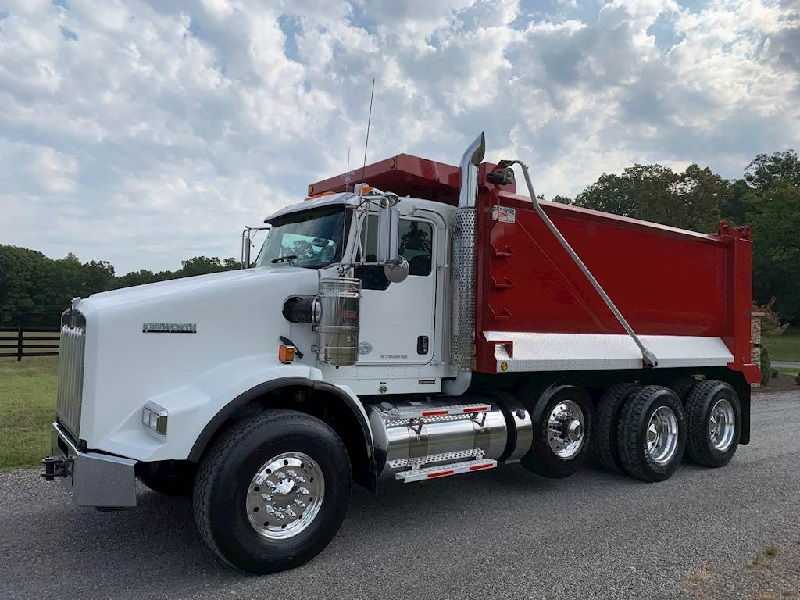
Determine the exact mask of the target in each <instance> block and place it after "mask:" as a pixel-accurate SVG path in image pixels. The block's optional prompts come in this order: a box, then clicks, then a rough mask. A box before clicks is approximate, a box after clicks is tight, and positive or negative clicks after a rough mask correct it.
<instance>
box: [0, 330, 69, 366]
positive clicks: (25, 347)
mask: <svg viewBox="0 0 800 600" xmlns="http://www.w3.org/2000/svg"><path fill="white" fill-rule="evenodd" d="M60 339H61V337H60V330H59V329H58V328H57V327H0V358H11V357H16V358H17V361H20V360H22V359H23V357H25V356H58V342H59V340H60Z"/></svg>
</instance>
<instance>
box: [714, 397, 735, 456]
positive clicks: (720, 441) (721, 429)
mask: <svg viewBox="0 0 800 600" xmlns="http://www.w3.org/2000/svg"><path fill="white" fill-rule="evenodd" d="M735 433H736V415H735V413H734V412H733V405H732V404H731V403H730V401H729V400H728V399H726V398H720V399H719V400H717V402H716V403H715V404H714V406H712V407H711V413H710V414H709V417H708V439H709V440H711V445H712V446H713V447H714V449H716V450H719V451H720V452H725V451H727V450H728V448H730V447H731V444H733V437H734V434H735Z"/></svg>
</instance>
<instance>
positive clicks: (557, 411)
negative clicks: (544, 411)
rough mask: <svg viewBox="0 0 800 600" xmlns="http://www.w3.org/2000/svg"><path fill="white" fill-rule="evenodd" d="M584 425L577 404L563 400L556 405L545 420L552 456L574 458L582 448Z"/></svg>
mask: <svg viewBox="0 0 800 600" xmlns="http://www.w3.org/2000/svg"><path fill="white" fill-rule="evenodd" d="M585 423H586V418H585V416H584V414H583V411H582V410H581V407H580V406H579V405H578V403H577V402H574V401H573V400H563V401H562V402H559V403H558V404H556V405H555V406H554V407H553V410H551V411H550V415H549V416H548V418H547V444H548V445H549V446H550V450H552V451H553V454H555V455H556V456H558V457H559V458H563V459H570V458H574V457H575V456H576V455H577V454H578V453H579V452H580V451H581V448H582V447H583V441H584V438H585V434H586V425H585Z"/></svg>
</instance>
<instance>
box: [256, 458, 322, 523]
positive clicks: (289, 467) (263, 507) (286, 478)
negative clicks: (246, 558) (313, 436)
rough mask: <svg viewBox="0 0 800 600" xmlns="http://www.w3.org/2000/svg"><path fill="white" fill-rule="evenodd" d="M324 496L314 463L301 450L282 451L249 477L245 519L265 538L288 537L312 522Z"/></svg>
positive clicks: (316, 465)
mask: <svg viewBox="0 0 800 600" xmlns="http://www.w3.org/2000/svg"><path fill="white" fill-rule="evenodd" d="M324 495H325V479H324V477H323V475H322V469H321V468H320V466H319V465H318V464H317V462H316V461H315V460H314V459H313V458H311V457H310V456H308V455H307V454H304V453H303V452H285V453H283V454H279V455H278V456H275V457H273V458H271V459H269V460H268V461H267V462H265V463H264V464H263V465H261V467H260V468H259V469H258V471H256V474H255V475H254V476H253V478H252V479H251V480H250V485H249V486H248V488H247V499H246V502H245V508H246V510H247V518H248V520H249V521H250V525H252V527H253V529H255V530H256V532H258V533H259V534H260V535H263V536H264V537H266V538H269V539H286V538H290V537H293V536H295V535H297V534H299V533H300V532H301V531H303V530H304V529H306V528H307V527H308V526H309V525H310V524H311V522H312V521H313V520H314V518H315V517H316V516H317V514H318V513H319V509H320V507H321V506H322V500H323V497H324Z"/></svg>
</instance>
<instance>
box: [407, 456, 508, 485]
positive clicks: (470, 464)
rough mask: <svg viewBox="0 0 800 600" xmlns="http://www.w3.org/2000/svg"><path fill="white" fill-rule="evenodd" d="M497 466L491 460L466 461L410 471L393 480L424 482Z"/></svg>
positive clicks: (495, 462)
mask: <svg viewBox="0 0 800 600" xmlns="http://www.w3.org/2000/svg"><path fill="white" fill-rule="evenodd" d="M496 466H497V461H496V460H492V459H482V460H468V461H465V462H458V463H452V464H449V465H439V466H436V467H427V468H425V469H410V470H408V471H401V472H400V473H397V474H396V475H395V476H394V478H395V479H397V480H398V481H402V482H403V483H411V482H413V481H425V480H426V479H442V478H443V477H450V476H451V475H460V474H462V473H474V472H476V471H488V470H489V469H494V468H495V467H496Z"/></svg>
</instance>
